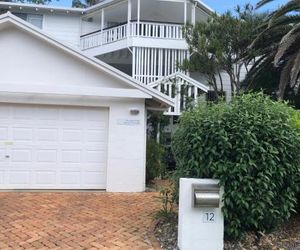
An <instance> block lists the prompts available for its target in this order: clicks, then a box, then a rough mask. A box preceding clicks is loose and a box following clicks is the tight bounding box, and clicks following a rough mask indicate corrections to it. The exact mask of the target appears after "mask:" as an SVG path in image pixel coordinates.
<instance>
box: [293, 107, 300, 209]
mask: <svg viewBox="0 0 300 250" xmlns="http://www.w3.org/2000/svg"><path fill="white" fill-rule="evenodd" d="M293 125H294V127H295V128H296V129H299V130H300V111H299V110H298V111H297V112H295V113H294V114H293ZM299 185H300V184H299ZM297 202H298V205H297V212H298V213H300V190H299V191H298V195H297Z"/></svg>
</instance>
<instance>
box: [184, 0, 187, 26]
mask: <svg viewBox="0 0 300 250" xmlns="http://www.w3.org/2000/svg"><path fill="white" fill-rule="evenodd" d="M186 22H187V1H186V0H185V1H184V24H185V23H186Z"/></svg>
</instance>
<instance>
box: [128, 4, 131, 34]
mask: <svg viewBox="0 0 300 250" xmlns="http://www.w3.org/2000/svg"><path fill="white" fill-rule="evenodd" d="M130 21H131V0H128V9H127V37H129V36H130V35H131V34H130Z"/></svg>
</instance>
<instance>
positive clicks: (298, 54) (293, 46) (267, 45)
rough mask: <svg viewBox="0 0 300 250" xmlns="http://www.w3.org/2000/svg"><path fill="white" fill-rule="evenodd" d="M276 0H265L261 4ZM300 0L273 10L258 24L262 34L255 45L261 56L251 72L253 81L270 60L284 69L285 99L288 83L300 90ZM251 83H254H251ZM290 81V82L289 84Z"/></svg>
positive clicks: (281, 93)
mask: <svg viewBox="0 0 300 250" xmlns="http://www.w3.org/2000/svg"><path fill="white" fill-rule="evenodd" d="M273 1H275V0H261V1H259V2H258V4H257V8H260V7H261V6H263V5H265V4H268V3H270V2H273ZM299 11H300V0H290V1H288V2H287V3H286V4H284V5H282V6H281V7H279V8H278V9H277V10H276V11H274V12H272V13H271V14H269V15H268V16H267V18H266V20H265V21H264V22H263V24H262V25H261V26H260V27H258V36H257V37H256V39H255V40H254V41H253V43H252V45H251V48H254V49H256V51H257V58H258V59H257V60H256V62H255V63H254V65H253V67H252V69H251V70H250V72H249V79H250V82H251V81H252V82H254V81H255V79H256V78H257V77H258V76H259V75H261V74H262V73H263V72H264V71H265V70H266V69H267V68H270V64H273V66H274V67H275V68H278V70H280V81H279V86H278V91H277V93H276V94H277V97H278V99H283V97H284V93H285V90H286V88H287V87H291V88H292V89H293V90H294V91H295V92H296V93H297V92H298V90H299V83H300V82H299V80H300V14H299ZM250 85H251V84H250ZM289 85H290V86H289Z"/></svg>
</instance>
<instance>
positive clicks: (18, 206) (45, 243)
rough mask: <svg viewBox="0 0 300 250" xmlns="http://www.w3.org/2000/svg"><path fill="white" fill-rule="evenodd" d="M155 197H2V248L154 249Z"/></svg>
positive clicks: (142, 194)
mask: <svg viewBox="0 0 300 250" xmlns="http://www.w3.org/2000/svg"><path fill="white" fill-rule="evenodd" d="M155 195H156V193H139V194H112V193H85V192H83V193H75V192H74V193H0V249H1V250H2V249H82V250H83V249H141V250H142V249H153V244H152V242H151V237H152V230H151V225H152V223H153V215H152V213H153V212H154V211H155V210H156V209H157V208H159V206H160V205H159V203H158V202H157V199H155V198H154V196H155Z"/></svg>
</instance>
